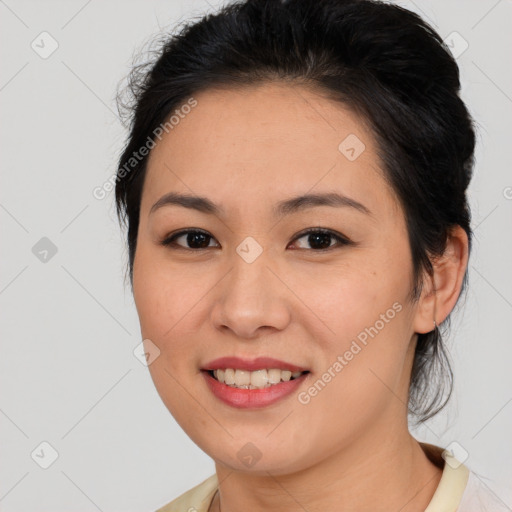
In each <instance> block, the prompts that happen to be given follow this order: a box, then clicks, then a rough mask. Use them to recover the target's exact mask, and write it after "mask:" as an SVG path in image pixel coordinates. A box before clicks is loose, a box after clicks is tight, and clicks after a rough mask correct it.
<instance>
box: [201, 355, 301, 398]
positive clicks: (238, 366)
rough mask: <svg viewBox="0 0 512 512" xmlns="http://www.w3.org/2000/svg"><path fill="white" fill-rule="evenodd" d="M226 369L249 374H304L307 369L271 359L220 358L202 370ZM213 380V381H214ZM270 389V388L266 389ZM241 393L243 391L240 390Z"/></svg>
mask: <svg viewBox="0 0 512 512" xmlns="http://www.w3.org/2000/svg"><path fill="white" fill-rule="evenodd" d="M226 368H233V369H234V370H245V371H249V372H255V371H256V370H263V369H268V370H271V369H278V370H289V371H291V372H305V371H307V368H302V367H301V366H297V365H294V364H291V363H287V362H285V361H280V360H279V359H274V358H272V357H257V358H256V359H242V358H240V357H221V358H219V359H215V360H214V361H210V362H209V363H207V364H206V365H205V366H204V367H203V368H202V369H203V370H207V371H211V370H219V369H220V370H225V369H226ZM214 380H215V379H214ZM268 389H271V388H268ZM242 391H243V390H242Z"/></svg>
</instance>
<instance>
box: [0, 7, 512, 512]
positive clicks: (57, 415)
mask: <svg viewBox="0 0 512 512" xmlns="http://www.w3.org/2000/svg"><path fill="white" fill-rule="evenodd" d="M216 5H220V3H219V2H215V1H214V0H210V3H206V2H204V1H195V2H191V1H185V0H167V1H156V0H152V1H147V0H145V1H142V0H138V1H126V0H125V1H120V0H118V1H103V2H100V1H99V0H89V1H84V0H80V1H75V0H73V1H67V2H64V1H58V2H57V1H44V2H43V1H37V2H36V1H32V2H29V1H23V0H19V1H14V0H6V1H0V15H1V18H0V19H1V21H0V54H1V58H2V67H1V72H0V75H1V76H0V105H1V109H2V110H1V115H2V124H1V127H0V130H1V145H2V160H1V166H2V173H1V188H0V221H1V241H2V252H1V258H2V265H1V275H0V307H1V311H2V316H1V329H2V331H1V332H2V336H1V343H2V346H1V358H0V393H1V396H0V427H1V455H0V456H1V460H2V462H1V464H0V510H2V511H5V512H13V511H23V512H29V511H30V512H37V511H43V510H52V511H55V512H59V511H64V510H66V511H94V510H100V511H104V512H107V511H116V510H122V511H142V510H147V511H150V510H154V509H155V508H157V507H159V506H161V505H162V504H164V503H166V502H167V501H170V500H171V499H172V498H174V497H175V496H177V495H178V494H179V493H181V492H184V491H185V490H187V489H189V488H190V487H192V486H193V485H195V484H196V483H198V482H200V481H201V480H203V479H204V478H206V477H208V476H209V475H211V474H212V473H213V472H214V465H213V462H212V460H211V459H210V458H209V457H208V456H207V455H205V454H204V453H203V452H201V451H200V450H199V448H198V447H197V446H195V445H194V444H193V443H192V442H191V441H190V440H189V439H188V437H187V436H186V435H185V434H184V433H183V432H182V430H181V429H180V428H179V427H178V426H177V424H176V423H175V422H174V420H173V418H172V417H171V415H170V414H169V412H168V411H167V409H166V408H165V407H164V405H163V404H162V402H161V401H160V398H159V397H158V395H157V392H156V390H155V389H154V386H153V383H152V381H151V379H150V376H149V372H148V370H147V368H146V367H145V366H144V365H143V364H141V363H140V362H139V360H138V359H137V358H136V357H135V356H134V354H133V350H134V348H135V347H136V346H137V345H138V344H139V343H140V341H141V339H140V330H139V326H138V319H137V315H136V311H135V308H134V304H133V300H132V297H131V293H130V289H129V286H124V284H123V275H124V265H125V262H126V252H125V249H124V239H123V237H122V234H121V233H120V230H119V227H118V225H117V223H116V217H115V213H114V208H113V203H112V199H113V194H112V193H111V194H109V195H108V197H107V198H105V199H104V200H102V201H99V200H96V199H95V198H94V197H93V195H92V190H93V188H94V187H96V186H101V185H102V184H103V183H104V182H105V180H107V179H108V178H109V177H110V176H111V175H112V173H113V172H115V168H116V159H117V157H118V155H119V151H120V149H121V147H122V144H123V141H124V136H125V133H124V131H123V128H122V127H121V125H120V123H119V120H118V119H117V114H116V110H115V105H114V101H113V100H114V96H115V92H116V88H117V84H118V82H119V81H120V80H121V79H122V78H123V77H125V76H126V74H127V72H128V70H129V67H130V64H131V61H132V54H133V52H134V51H136V50H139V49H140V48H141V45H143V44H144V43H145V42H147V41H149V40H150V39H151V38H152V37H153V36H155V35H157V33H159V32H160V31H161V30H162V31H163V30H166V29H167V30H168V29H169V28H171V27H173V26H175V24H176V23H177V22H179V21H181V20H184V19H188V18H189V17H191V16H198V15H199V14H201V13H205V12H206V11H213V10H214V8H215V6H216ZM400 5H403V6H405V7H408V8H410V9H411V10H414V11H417V12H419V13H420V14H422V15H423V16H424V17H426V18H427V19H428V20H429V21H430V22H431V23H432V24H433V25H434V26H435V27H436V28H437V30H438V31H439V33H440V34H441V35H442V37H447V36H449V35H450V34H452V32H454V31H456V32H458V33H459V34H460V36H461V37H462V38H463V40H465V41H467V43H468V45H469V46H468V48H467V49H466V51H464V52H463V53H462V54H461V55H460V56H459V57H458V62H459V64H460V67H461V73H462V83H463V98H464V99H465V100H466V102H467V103H468V105H469V107H470V110H471V112H472V114H473V115H474V117H475V118H476V120H477V123H478V149H477V166H476V174H475V177H474V179H473V182H472V185H471V191H470V197H471V204H472V208H473V217H474V219H473V228H474V229H475V245H474V253H473V255H472V258H471V261H470V288H469V292H468V294H467V300H466V304H465V308H464V312H463V314H459V315H457V316H455V317H454V321H453V331H454V335H453V336H451V338H450V340H449V343H450V346H451V347H452V348H451V353H452V358H453V360H454V371H455V376H456V388H455V396H454V399H453V401H452V403H451V405H450V407H449V408H448V409H447V410H445V411H444V412H443V413H442V414H441V415H440V416H439V417H438V418H437V419H436V420H435V421H432V422H430V423H429V424H428V425H427V426H425V427H423V428H422V429H420V430H419V431H417V432H416V434H417V436H418V437H419V438H420V439H423V440H426V441H428V442H431V443H434V444H437V445H440V446H444V447H446V446H448V445H450V443H452V442H456V443H458V445H456V448H457V449H458V450H459V451H460V449H461V448H460V447H462V449H463V450H465V451H467V452H468V454H469V457H468V459H467V461H466V464H467V465H468V466H469V467H471V468H472V469H473V470H475V471H477V472H478V473H479V474H481V475H485V476H487V477H489V480H486V482H487V483H488V485H489V486H490V488H491V489H493V490H494V491H495V492H496V493H497V494H498V495H499V497H500V498H501V499H502V500H503V501H505V502H506V503H507V505H508V506H509V507H512V491H511V490H510V487H511V486H510V482H511V481H512V464H511V461H512V443H511V442H510V432H512V429H511V420H512V403H511V402H512V386H511V373H512V372H511V370H510V364H511V361H512V339H511V335H510V333H511V331H512V266H511V265H510V262H511V261H512V257H511V256H512V241H511V236H510V232H511V230H510V227H511V221H512V215H511V211H512V188H511V187H512V175H511V172H510V169H511V151H510V134H511V130H510V128H511V115H510V114H511V107H512V99H511V96H512V80H511V71H510V60H509V53H510V48H511V47H512V37H511V35H510V34H511V32H512V31H511V30H510V28H511V13H512V3H511V2H510V0H501V1H496V0H485V1H483V0H478V1H476V0H473V1H464V2H462V1H450V2H446V1H444V0H435V1H424V0H416V1H415V2H405V1H404V2H401V3H400ZM43 31H46V32H48V33H49V34H51V38H53V39H54V40H55V41H57V43H58V48H57V50H56V51H55V52H54V53H53V54H52V55H50V56H49V57H47V58H42V57H41V56H40V53H37V52H36V51H35V50H34V49H33V48H32V47H31V44H32V42H33V41H35V43H34V45H35V46H36V48H37V49H38V51H39V52H43V51H49V50H50V49H51V44H52V40H51V39H49V36H39V34H40V33H41V32H43ZM452 37H453V36H452ZM455 37H458V36H455ZM42 38H46V39H44V40H43V42H41V39H42ZM452 40H453V39H452ZM463 40H461V39H460V38H459V41H458V42H457V41H456V40H453V41H455V45H454V51H458V52H460V51H461V50H462V49H463V48H464V46H463ZM43 237H47V238H48V239H49V240H51V243H52V244H53V245H54V246H55V247H56V249H57V252H56V254H55V255H52V252H51V250H50V251H49V252H48V253H44V250H48V247H47V245H48V241H42V242H40V240H41V238H43ZM38 243H39V244H42V245H36V244H38ZM45 244H46V245H45ZM34 246H36V249H33V247H34ZM34 253H35V254H34ZM44 257H46V261H41V260H40V258H44ZM43 441H46V442H47V443H49V444H50V445H51V446H52V447H53V448H54V449H55V450H56V451H57V452H58V458H57V459H56V460H55V462H54V463H53V464H52V465H50V466H49V467H48V468H47V469H43V468H41V467H40V465H39V464H41V463H43V464H44V463H45V461H46V462H47V463H48V462H49V461H50V459H49V458H48V457H50V456H51V451H50V449H48V448H47V447H45V445H43V447H41V446H40V444H41V443H42V442H43ZM459 445H460V447H459ZM34 450H35V455H34V456H33V457H32V456H31V454H32V453H33V452H34ZM41 450H42V451H41ZM37 454H39V455H37ZM507 484H508V486H507ZM506 486H507V487H508V488H507V487H506Z"/></svg>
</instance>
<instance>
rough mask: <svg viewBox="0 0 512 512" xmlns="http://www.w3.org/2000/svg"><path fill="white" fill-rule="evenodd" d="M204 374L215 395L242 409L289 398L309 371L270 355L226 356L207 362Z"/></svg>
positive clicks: (258, 406) (302, 382) (209, 387)
mask: <svg viewBox="0 0 512 512" xmlns="http://www.w3.org/2000/svg"><path fill="white" fill-rule="evenodd" d="M201 373H202V374H203V375H204V377H205V382H206V384H207V387H208V389H209V390H210V391H211V392H212V394H213V395H214V396H215V397H216V398H217V399H219V400H221V401H222V402H224V403H225V404H227V405H229V406H231V407H235V408H239V409H259V408H262V407H266V406H269V405H272V404H275V403H277V402H279V401H281V400H284V399H285V398H286V397H289V396H290V395H292V394H293V393H294V391H296V390H297V389H298V388H299V387H300V386H302V385H303V384H304V382H305V380H307V379H308V378H309V374H310V371H309V370H306V369H305V368H302V367H300V366H297V365H294V364H290V363H286V362H284V361H279V360H277V359H273V358H269V357H259V358H257V359H241V358H238V357H224V358H221V359H216V360H215V361H211V362H210V363H208V364H206V365H205V366H204V367H203V368H202V369H201Z"/></svg>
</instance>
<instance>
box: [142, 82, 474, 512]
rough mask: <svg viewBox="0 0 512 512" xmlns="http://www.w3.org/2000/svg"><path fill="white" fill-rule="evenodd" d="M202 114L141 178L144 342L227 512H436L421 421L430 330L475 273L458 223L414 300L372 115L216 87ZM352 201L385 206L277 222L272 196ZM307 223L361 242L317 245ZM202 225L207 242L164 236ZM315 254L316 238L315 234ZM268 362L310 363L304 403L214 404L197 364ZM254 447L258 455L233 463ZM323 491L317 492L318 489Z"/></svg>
mask: <svg viewBox="0 0 512 512" xmlns="http://www.w3.org/2000/svg"><path fill="white" fill-rule="evenodd" d="M195 98H196V99H197V102H198V104H197V106H196V107H195V108H194V109H192V111H191V112H190V113H189V114H188V115H187V116H186V117H185V118H184V119H183V120H181V121H180V123H179V124H178V125H177V126H175V127H174V129H173V130H171V131H170V132H169V133H168V134H165V135H164V137H163V138H162V140H161V141H160V142H158V144H157V145H156V147H155V148H154V149H153V150H152V152H151V154H150V159H149V162H148V169H147V176H146V180H145V183H144V188H143V194H142V201H141V216H140V223H139V231H138V244H137V249H136V253H135V260H134V270H133V290H134V298H135V303H136V307H137V311H138V314H139V318H140V324H141V331H142V335H143V338H144V339H150V340H151V341H152V342H153V343H154V344H155V345H156V346H157V347H158V348H159V349H160V351H161V352H160V356H159V357H158V358H157V359H156V360H155V361H154V362H153V363H152V364H151V365H150V366H149V369H150V372H151V376H152V379H153V381H154V383H155V386H156V388H157V390H158V393H159V394H160V396H161V398H162V400H163V402H164V403H165V405H166V406H167V408H168V409H169V411H170V412H171V413H172V415H173V416H174V418H175V419H176V421H177V422H178V423H179V424H180V426H181V427H182V428H183V429H184V431H185V432H186V433H187V434H188V435H189V436H190V438H191V439H192V440H193V441H194V442H195V443H196V444H197V445H198V446H199V447H200V448H201V449H202V450H204V451H205V452H206V453H207V454H208V455H209V456H211V457H212V458H213V459H214V461H215V467H216V472H217V475H218V478H219V482H220V492H219V493H218V494H217V495H216V496H215V499H214V501H213V503H212V506H211V508H210V510H211V511H217V510H220V509H222V512H235V511H239V510H251V511H263V510H265V511H274V510H276V511H277V510H279V511H281V512H283V511H284V512H286V511H292V510H294V511H296V510H298V509H301V507H303V508H304V509H305V510H308V511H311V512H313V511H320V510H333V506H334V504H336V509H337V510H347V511H356V510H357V511H363V510H365V511H366V510H372V511H387V512H389V511H390V510H397V511H398V510H400V511H401V512H412V511H423V510H424V509H425V507H426V506H427V504H428V503H429V501H430V499H431V498H432V495H433V493H434V491H435V489H436V487H437V485H438V483H439V479H440V477H441V470H440V469H439V468H438V467H436V466H435V465H434V464H432V463H431V462H430V461H429V460H428V459H427V457H426V456H425V454H424V452H423V450H422V448H421V446H420V445H419V443H418V442H417V441H416V440H415V439H414V438H413V437H412V436H411V435H410V433H409V431H408V426H407V407H406V403H407V395H408V388H409V382H410V372H411V366H412V361H413V354H414V347H415V343H416V339H417V334H416V333H423V332H429V331H431V330H432V329H433V321H434V319H435V320H436V321H437V323H438V324H440V323H441V322H442V321H443V320H444V319H445V318H446V317H447V315H448V314H449V313H450V311H451V310H452V308H453V307H454V305H455V303H456V301H457V298H458V295H459V293H460V289H461V285H462V278H463V275H464V271H465V268H466V265H467V238H466V235H465V233H464V231H463V230H462V229H460V228H456V229H454V230H453V231H452V234H451V236H450V238H449V241H448V244H447V249H446V253H445V255H444V256H443V257H441V258H438V259H437V260H436V261H435V262H434V263H435V273H434V279H433V280H431V279H425V282H424V287H423V293H422V296H421V298H420V300H419V301H417V302H414V303H412V302H411V301H410V299H409V293H410V290H411V288H412V284H413V283H412V261H411V253H410V247H409V244H408V238H407V232H406V227H405V218H404V213H403V211H402V209H401V207H400V205H399V203H398V201H397V199H396V197H395V195H394V194H393V191H392V190H391V189H390V188H389V186H388V185H387V184H386V182H385V180H384V178H383V175H382V170H381V164H380V161H379V159H378V156H377V151H376V145H375V141H374V139H373V137H372V135H371V132H370V131H369V129H368V128H367V127H366V126H365V124H364V123H363V122H362V120H361V119H360V118H359V117H358V116H357V115H356V114H354V113H353V112H351V111H350V110H349V109H348V108H346V107H344V106H343V105H341V104H340V103H335V102H333V101H332V100H330V99H328V98H326V97H325V95H323V94H322V93H321V92H320V91H316V90H313V89H310V88H306V87H305V86H299V85H291V84H289V83H288V84H284V83H272V84H271V83H265V84H263V85H259V86H251V87H246V88H243V89H239V90H212V89H209V90H206V91H203V92H201V93H200V94H198V95H196V96H195ZM350 134H355V135H357V137H358V138H359V139H360V140H361V141H363V143H364V144H365V146H366V149H365V150H364V151H363V152H362V154H361V155H360V156H359V157H358V158H357V159H356V160H354V161H349V160H348V159H347V158H346V156H345V155H344V154H342V153H341V152H340V151H339V150H338V146H339V144H340V142H341V141H343V140H344V139H345V138H346V137H347V136H348V135H350ZM171 191H173V192H179V193H185V194H192V195H200V196H205V197H207V198H209V199H210V200H211V201H213V202H214V203H216V204H218V205H220V206H222V208H224V210H225V213H224V214H223V215H219V216H217V215H211V214H206V213H202V212H199V211H195V210H192V209H188V208H184V207H181V206H177V205H167V206H164V207H161V208H159V209H157V210H155V211H154V212H153V213H151V214H150V210H151V207H152V206H153V205H154V204H155V203H156V202H157V201H158V200H159V199H160V198H161V197H162V196H163V195H165V194H167V193H168V192H171ZM332 191H335V192H338V193H341V194H344V195H345V196H348V197H350V198H352V199H354V200H356V201H358V202H360V203H362V204H363V205H364V206H365V207H366V208H367V209H368V210H369V211H370V212H371V213H370V214H365V213H363V212H361V211H358V210H357V209H355V208H351V207H347V206H344V207H332V206H316V207H313V208H309V209H306V210H304V211H299V212H295V213H293V214H290V215H286V216H284V215H281V216H274V215H273V212H272V207H273V206H274V204H275V203H277V202H279V201H282V200H284V199H288V198H290V197H293V196H298V195H301V194H305V193H322V192H332ZM311 227H322V228H327V229H331V230H333V231H335V232H338V233H340V234H342V235H344V236H345V237H348V238H349V239H350V240H351V241H353V242H354V243H353V245H345V246H337V245H338V244H337V242H336V239H335V238H331V239H328V241H327V243H328V244H329V243H330V245H331V246H332V247H331V248H330V249H328V250H324V251H323V252H322V251H321V250H319V249H315V248H311V247H312V246H311V244H310V243H308V236H307V235H306V236H302V237H301V238H300V239H297V234H298V233H299V232H300V231H302V230H304V229H306V228H311ZM186 228H189V229H191V228H200V229H202V230H205V231H207V232H208V233H209V234H210V235H211V237H212V238H211V239H210V240H209V241H208V239H207V241H206V244H208V243H209V245H210V246H209V247H208V248H207V249H200V250H197V249H196V252H192V250H189V251H186V250H184V249H183V247H190V246H189V245H187V239H186V237H181V238H180V239H179V241H178V242H177V243H178V244H180V245H181V247H182V248H181V249H180V248H179V246H178V247H176V248H172V247H170V246H167V247H166V246H164V245H162V244H161V242H162V241H163V240H164V239H165V238H166V237H167V236H168V235H169V234H171V233H175V232H177V231H179V230H182V229H186ZM248 236H251V237H253V238H254V239H255V240H256V241H257V242H258V243H259V244H260V246H261V247H262V248H263V252H262V253H261V255H260V256H259V257H258V258H257V259H256V260H255V261H254V262H252V263H250V264H249V263H247V262H246V261H245V260H244V259H242V258H241V257H240V256H239V255H238V253H237V252H236V248H237V246H238V245H239V244H240V243H241V242H242V241H243V240H244V239H245V238H246V237H248ZM313 243H314V240H313ZM394 303H399V304H400V305H401V306H402V309H401V311H400V312H399V313H397V314H396V316H395V317H394V318H393V319H392V320H390V321H389V322H388V323H386V324H385V327H384V328H382V329H381V330H380V331H379V332H378V335H376V336H375V337H374V338H373V339H371V338H370V339H369V342H368V344H367V345H366V346H365V347H364V348H363V349H362V350H361V351H360V352H359V353H358V354H357V355H356V356H354V358H353V359H352V360H351V361H350V362H349V363H348V364H347V365H346V366H345V367H344V368H343V370H342V371H341V372H340V373H339V374H337V375H336V377H335V378H333V379H332V380H331V382H329V383H328V384H327V385H326V386H325V387H324V388H323V389H322V390H321V392H319V393H318V394H317V395H316V396H315V397H314V398H312V399H311V401H310V402H309V403H307V404H302V403H300V402H299V400H298V393H300V392H304V391H307V389H308V388H309V387H310V386H311V385H312V384H313V383H314V382H315V381H316V380H317V379H318V378H319V377H320V376H321V375H322V374H323V373H324V372H325V371H326V370H327V369H328V368H329V367H332V365H333V363H334V362H335V361H336V360H337V357H338V355H342V354H344V352H345V351H346V350H348V349H349V347H350V345H351V343H352V341H353V340H354V339H356V338H357V335H358V334H359V333H361V332H362V331H364V329H365V328H367V327H370V326H374V325H375V324H376V321H377V320H379V318H381V317H380V315H381V314H383V313H385V312H386V311H387V310H389V309H390V308H391V307H392V305H393V304H394ZM228 355H235V356H239V357H245V358H250V359H252V358H255V357H259V356H270V357H274V358H277V359H281V360H284V361H287V362H290V363H294V364H297V365H299V366H302V367H305V368H308V369H309V370H310V372H311V373H310V375H309V376H308V378H307V379H306V381H305V382H304V383H303V384H302V385H301V387H300V388H299V390H298V393H293V394H292V395H291V396H289V397H287V398H286V399H284V400H281V401H280V402H278V403H276V404H274V405H271V406H269V407H266V408H264V409H248V410H239V409H235V408H232V407H230V406H228V405H226V404H224V403H222V402H220V401H219V400H218V399H216V398H215V397H214V396H213V395H212V394H211V392H210V391H209V389H208V388H207V386H206V384H205V382H204V379H203V376H202V374H201V373H200V369H201V368H202V367H203V366H204V365H205V364H206V363H207V362H209V361H211V360H213V359H216V358H218V357H222V356H228ZM249 442H250V443H252V444H253V445H255V446H256V447H257V449H258V450H259V452H260V453H261V459H260V460H258V461H257V462H256V463H255V464H254V465H253V466H251V467H247V466H246V465H244V463H242V461H241V460H240V459H239V458H238V457H237V453H238V452H239V450H240V449H241V448H242V447H243V446H244V445H246V443H249ZM319 490H321V492H319Z"/></svg>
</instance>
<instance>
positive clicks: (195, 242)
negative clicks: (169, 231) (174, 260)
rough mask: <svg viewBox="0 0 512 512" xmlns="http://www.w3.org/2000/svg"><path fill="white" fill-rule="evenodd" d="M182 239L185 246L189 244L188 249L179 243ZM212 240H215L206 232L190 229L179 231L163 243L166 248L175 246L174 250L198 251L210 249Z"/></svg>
mask: <svg viewBox="0 0 512 512" xmlns="http://www.w3.org/2000/svg"><path fill="white" fill-rule="evenodd" d="M180 238H181V239H183V242H184V243H185V244H188V247H186V246H183V245H181V244H179V243H177V241H178V240H179V239H180ZM211 240H214V238H213V236H212V235H210V234H209V233H207V232H206V231H203V230H200V229H193V230H192V229H188V230H182V231H179V232H178V233H175V234H173V235H171V236H169V237H167V238H166V239H165V240H163V241H162V242H161V243H162V245H165V246H174V247H173V248H176V249H185V250H189V251H196V250H200V249H207V248H208V247H210V241H211Z"/></svg>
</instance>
